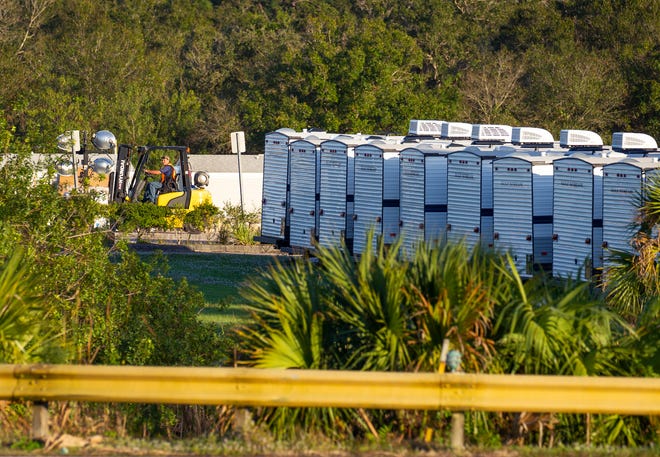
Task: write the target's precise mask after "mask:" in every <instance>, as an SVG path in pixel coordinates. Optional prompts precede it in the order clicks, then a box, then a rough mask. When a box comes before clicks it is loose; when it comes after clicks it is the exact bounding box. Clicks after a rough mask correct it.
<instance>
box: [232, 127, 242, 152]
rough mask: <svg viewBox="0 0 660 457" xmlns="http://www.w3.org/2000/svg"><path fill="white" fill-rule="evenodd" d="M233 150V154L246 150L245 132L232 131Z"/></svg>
mask: <svg viewBox="0 0 660 457" xmlns="http://www.w3.org/2000/svg"><path fill="white" fill-rule="evenodd" d="M231 152H232V153H233V154H240V153H242V152H245V132H231Z"/></svg>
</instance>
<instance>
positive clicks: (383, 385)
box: [0, 365, 660, 415]
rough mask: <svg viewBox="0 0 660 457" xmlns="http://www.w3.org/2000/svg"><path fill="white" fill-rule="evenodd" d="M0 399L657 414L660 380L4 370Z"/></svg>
mask: <svg viewBox="0 0 660 457" xmlns="http://www.w3.org/2000/svg"><path fill="white" fill-rule="evenodd" d="M0 399H3V400H19V399H25V400H35V401H45V402H47V401H55V400H72V401H93V402H132V403H166V404H175V403H177V404H207V405H213V404H231V405H239V406H240V405H242V406H289V407H343V408H376V409H411V410H414V409H427V410H440V409H446V410H453V411H467V410H481V411H501V412H506V411H510V412H517V411H530V412H532V411H538V412H558V413H559V412H564V413H615V414H625V415H658V414H660V379H657V378H617V377H612V378H603V377H567V376H522V375H485V374H439V373H390V372H357V371H319V370H274V369H257V368H190V367H133V366H97V365H84V366H83V365H0Z"/></svg>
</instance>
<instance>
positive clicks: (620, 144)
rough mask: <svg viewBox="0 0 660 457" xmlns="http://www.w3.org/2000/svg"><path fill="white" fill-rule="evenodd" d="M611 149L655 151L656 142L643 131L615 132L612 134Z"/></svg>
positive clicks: (620, 150)
mask: <svg viewBox="0 0 660 457" xmlns="http://www.w3.org/2000/svg"><path fill="white" fill-rule="evenodd" d="M612 149H614V150H615V151H619V152H625V151H657V150H658V143H656V141H655V139H654V138H653V137H652V136H650V135H647V134H645V133H630V132H616V133H613V134H612Z"/></svg>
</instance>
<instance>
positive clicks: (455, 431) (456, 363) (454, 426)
mask: <svg viewBox="0 0 660 457" xmlns="http://www.w3.org/2000/svg"><path fill="white" fill-rule="evenodd" d="M460 367H461V353H460V352H459V351H456V350H452V351H449V353H448V354H447V368H448V369H449V372H450V373H460ZM449 444H450V446H451V449H452V450H454V451H460V450H462V449H463V448H464V447H465V413H463V411H455V412H453V413H452V415H451V432H450V437H449Z"/></svg>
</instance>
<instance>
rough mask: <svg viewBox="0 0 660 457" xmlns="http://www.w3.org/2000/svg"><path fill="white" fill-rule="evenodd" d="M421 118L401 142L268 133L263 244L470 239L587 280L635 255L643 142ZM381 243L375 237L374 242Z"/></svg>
mask: <svg viewBox="0 0 660 457" xmlns="http://www.w3.org/2000/svg"><path fill="white" fill-rule="evenodd" d="M612 140H613V141H612V146H611V147H610V146H604V145H603V142H602V140H601V138H600V136H598V135H597V134H595V133H593V132H588V131H582V130H563V131H562V132H561V137H560V141H559V142H556V141H555V140H554V138H553V137H552V135H551V134H550V133H549V132H547V131H545V130H543V129H538V128H511V127H509V126H501V125H470V124H465V123H453V122H444V121H422V120H414V121H411V123H410V131H409V134H408V136H406V137H395V136H376V135H363V134H355V135H347V134H333V133H328V132H310V131H302V132H297V131H294V130H291V129H280V130H277V131H276V132H271V133H269V134H267V135H266V147H265V157H264V182H263V201H262V225H261V229H262V232H261V236H260V237H257V239H258V240H259V241H261V242H265V243H272V244H276V245H277V246H279V247H280V248H283V249H284V248H288V249H292V250H301V251H302V250H305V251H313V250H314V249H315V248H316V247H317V246H318V245H321V246H340V245H344V246H345V247H346V249H348V250H350V252H351V253H353V254H355V255H359V254H361V253H362V252H364V250H365V248H366V247H367V246H366V242H367V234H368V232H369V231H370V230H373V231H374V233H375V234H376V235H377V236H381V237H382V238H383V239H384V240H385V242H386V243H392V242H394V241H395V240H396V239H398V238H400V239H401V243H402V248H403V253H404V255H411V254H412V253H413V252H414V249H415V247H416V245H417V244H418V243H419V242H421V241H426V242H438V241H441V240H444V239H449V240H459V239H460V240H465V241H466V242H467V243H468V244H469V245H474V244H476V243H478V242H479V243H482V244H483V245H485V246H489V247H495V248H497V249H502V250H509V251H510V252H511V254H512V256H513V259H514V261H515V264H516V267H517V268H518V270H519V271H520V273H521V274H522V275H531V274H533V272H534V270H536V269H544V270H547V271H551V272H552V274H553V275H556V276H573V277H577V276H578V275H580V276H581V277H582V278H584V279H586V278H587V277H589V276H590V275H591V274H592V272H593V271H594V270H596V269H599V268H602V267H604V266H607V252H608V249H617V250H624V251H628V252H630V251H631V250H632V248H631V245H630V238H631V235H632V233H633V232H632V230H633V227H632V223H633V222H634V217H635V206H634V203H635V199H636V198H637V197H638V195H639V194H640V193H641V192H642V189H643V186H644V185H645V183H646V181H647V180H648V179H650V178H651V177H653V176H655V175H657V174H658V172H659V170H660V163H659V162H658V158H657V156H660V151H658V148H657V144H656V143H655V140H654V139H653V138H651V137H649V136H648V135H644V134H638V133H623V132H617V133H615V134H613V136H612ZM374 243H375V240H374Z"/></svg>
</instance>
